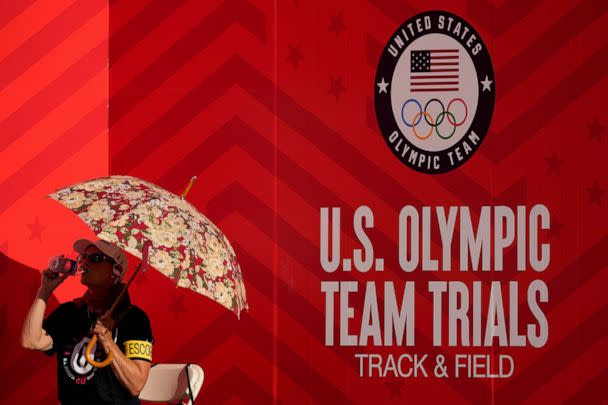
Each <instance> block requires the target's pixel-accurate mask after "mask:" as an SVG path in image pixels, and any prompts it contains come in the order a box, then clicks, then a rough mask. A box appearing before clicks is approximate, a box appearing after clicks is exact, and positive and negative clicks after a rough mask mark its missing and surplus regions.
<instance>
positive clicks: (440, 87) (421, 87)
mask: <svg viewBox="0 0 608 405" xmlns="http://www.w3.org/2000/svg"><path fill="white" fill-rule="evenodd" d="M458 64H459V61H458V49H433V50H422V51H412V52H411V59H410V91H412V92H422V91H458Z"/></svg>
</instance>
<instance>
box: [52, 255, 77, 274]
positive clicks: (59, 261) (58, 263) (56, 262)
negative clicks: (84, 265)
mask: <svg viewBox="0 0 608 405" xmlns="http://www.w3.org/2000/svg"><path fill="white" fill-rule="evenodd" d="M77 269H78V263H77V262H76V261H75V260H72V259H68V258H67V257H65V256H63V255H61V256H55V257H52V258H51V260H49V270H50V271H51V272H52V273H55V274H56V275H57V276H59V275H60V274H65V275H68V276H73V275H74V274H76V270H77Z"/></svg>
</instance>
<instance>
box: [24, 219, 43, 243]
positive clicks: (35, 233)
mask: <svg viewBox="0 0 608 405" xmlns="http://www.w3.org/2000/svg"><path fill="white" fill-rule="evenodd" d="M27 226H28V228H30V240H32V239H38V240H39V241H40V242H42V231H44V229H45V228H46V227H45V226H44V225H42V224H41V223H40V221H39V220H38V217H35V218H34V223H33V224H28V225H27Z"/></svg>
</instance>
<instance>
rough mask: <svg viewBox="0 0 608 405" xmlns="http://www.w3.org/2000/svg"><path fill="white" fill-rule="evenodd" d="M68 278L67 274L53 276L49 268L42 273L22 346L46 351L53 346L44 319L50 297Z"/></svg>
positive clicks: (22, 334) (24, 323)
mask: <svg viewBox="0 0 608 405" xmlns="http://www.w3.org/2000/svg"><path fill="white" fill-rule="evenodd" d="M66 278H67V276H59V277H55V278H53V275H52V274H51V273H50V272H49V271H48V270H45V271H44V272H43V273H42V282H41V285H40V288H39V289H38V292H37V294H36V298H34V302H33V303H32V306H31V307H30V310H29V312H28V314H27V316H26V318H25V322H23V329H22V330H21V346H23V347H24V348H25V349H30V350H42V351H46V350H49V349H51V348H52V347H53V338H52V337H51V336H49V335H48V334H47V333H46V331H45V330H44V329H43V328H42V321H43V320H44V312H45V311H46V303H47V301H48V299H49V297H50V296H51V294H52V293H53V291H54V290H55V288H57V286H59V284H61V283H62V282H63V281H64V280H65V279H66Z"/></svg>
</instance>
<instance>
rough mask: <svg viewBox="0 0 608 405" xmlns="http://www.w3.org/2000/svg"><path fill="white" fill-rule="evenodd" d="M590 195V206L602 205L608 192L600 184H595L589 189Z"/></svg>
mask: <svg viewBox="0 0 608 405" xmlns="http://www.w3.org/2000/svg"><path fill="white" fill-rule="evenodd" d="M587 192H588V193H589V204H593V205H598V206H601V205H602V197H603V196H604V194H606V190H605V189H603V188H601V187H600V185H599V184H598V182H597V181H596V182H595V183H593V186H591V187H587Z"/></svg>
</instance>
